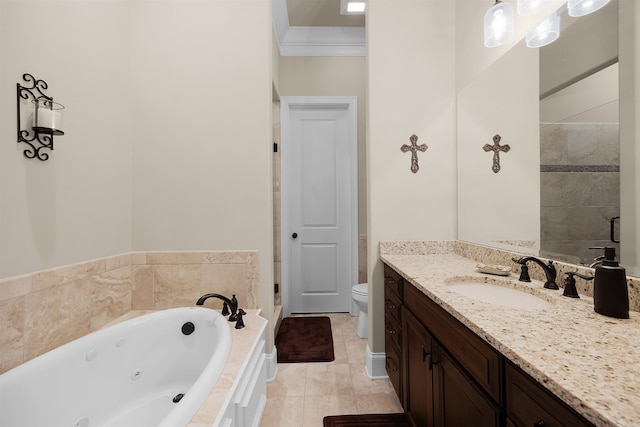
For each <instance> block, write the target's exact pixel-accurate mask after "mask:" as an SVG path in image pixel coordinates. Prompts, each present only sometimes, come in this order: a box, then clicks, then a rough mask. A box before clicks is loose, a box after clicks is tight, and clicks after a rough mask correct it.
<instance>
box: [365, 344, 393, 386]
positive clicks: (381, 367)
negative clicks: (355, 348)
mask: <svg viewBox="0 0 640 427" xmlns="http://www.w3.org/2000/svg"><path fill="white" fill-rule="evenodd" d="M366 369H367V375H368V376H369V378H371V379H373V380H381V379H385V378H389V375H387V369H386V356H385V353H373V352H372V351H371V349H370V348H369V345H367V366H366Z"/></svg>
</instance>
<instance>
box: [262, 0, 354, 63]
mask: <svg viewBox="0 0 640 427" xmlns="http://www.w3.org/2000/svg"><path fill="white" fill-rule="evenodd" d="M272 4H273V30H274V32H275V35H276V41H277V43H278V48H279V50H280V55H282V56H365V55H366V45H365V28H364V26H365V17H364V15H351V16H343V15H340V0H273V3H272Z"/></svg>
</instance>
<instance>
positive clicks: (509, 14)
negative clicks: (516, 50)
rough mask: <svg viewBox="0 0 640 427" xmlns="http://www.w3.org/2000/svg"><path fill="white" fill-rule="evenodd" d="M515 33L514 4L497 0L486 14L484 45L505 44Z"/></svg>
mask: <svg viewBox="0 0 640 427" xmlns="http://www.w3.org/2000/svg"><path fill="white" fill-rule="evenodd" d="M512 34H513V5H512V4H511V3H509V2H507V1H501V0H497V1H496V3H495V4H494V5H493V6H492V7H491V9H489V10H488V11H487V13H485V14H484V45H485V46H486V47H496V46H500V45H502V44H504V43H505V42H506V41H507V40H508V39H509V37H511V35H512Z"/></svg>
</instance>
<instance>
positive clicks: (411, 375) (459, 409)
mask: <svg viewBox="0 0 640 427" xmlns="http://www.w3.org/2000/svg"><path fill="white" fill-rule="evenodd" d="M402 330H403V337H404V339H403V355H404V359H403V368H404V372H403V377H404V378H405V379H406V381H405V384H406V386H405V400H404V409H405V413H406V415H407V418H408V419H409V420H410V422H411V423H412V424H413V425H414V426H420V427H423V426H424V427H431V426H474V427H493V426H497V425H499V418H500V410H499V408H498V406H497V405H495V404H494V403H492V402H491V401H490V399H488V398H487V397H486V396H485V394H484V392H483V391H482V390H480V389H479V388H478V387H477V386H476V385H475V384H474V382H473V380H471V379H469V378H468V376H467V375H466V374H465V372H464V370H463V369H461V368H460V367H459V366H458V364H457V363H456V362H455V361H454V360H453V359H452V358H451V356H449V354H448V353H447V352H446V351H445V350H444V349H443V348H442V346H441V345H439V344H438V342H437V341H436V340H435V339H434V338H433V336H432V335H431V334H430V333H429V331H428V330H427V329H426V328H425V327H424V326H422V324H421V323H420V321H418V319H417V318H416V317H415V316H413V314H411V312H410V311H409V310H407V309H406V308H404V309H403V314H402Z"/></svg>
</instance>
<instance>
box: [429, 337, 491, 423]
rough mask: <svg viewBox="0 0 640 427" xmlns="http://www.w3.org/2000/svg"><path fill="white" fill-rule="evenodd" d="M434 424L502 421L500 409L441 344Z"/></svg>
mask: <svg viewBox="0 0 640 427" xmlns="http://www.w3.org/2000/svg"><path fill="white" fill-rule="evenodd" d="M435 350H436V352H435V359H434V367H435V369H436V370H435V374H434V378H435V382H436V388H437V390H438V391H436V392H435V393H434V394H435V406H436V408H437V410H436V416H435V425H437V426H446V427H457V426H474V427H495V426H498V425H499V420H500V410H499V409H498V408H497V407H496V406H495V405H494V404H493V403H491V402H490V400H489V398H488V397H485V395H484V394H483V393H482V392H481V391H480V390H479V389H478V387H477V386H476V385H475V384H474V383H473V381H472V380H471V379H469V378H468V377H467V376H466V375H465V374H464V373H463V371H462V370H461V369H460V368H459V367H458V366H457V364H456V363H455V362H453V360H452V359H451V358H450V357H449V355H448V354H447V353H445V352H444V351H443V350H442V349H441V348H440V347H439V346H438V347H436V348H435Z"/></svg>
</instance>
